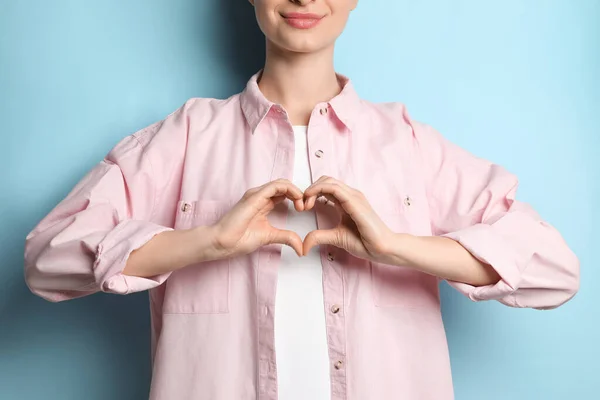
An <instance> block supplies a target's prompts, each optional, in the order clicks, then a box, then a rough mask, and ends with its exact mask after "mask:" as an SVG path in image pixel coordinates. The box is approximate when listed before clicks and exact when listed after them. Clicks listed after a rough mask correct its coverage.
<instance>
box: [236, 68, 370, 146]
mask: <svg viewBox="0 0 600 400" xmlns="http://www.w3.org/2000/svg"><path fill="white" fill-rule="evenodd" d="M261 73H262V70H260V71H258V72H257V73H256V74H254V75H253V76H252V77H251V78H250V80H249V81H248V83H247V84H246V88H245V89H244V91H243V92H242V93H241V95H240V104H241V107H242V112H243V113H244V117H245V118H246V121H247V122H248V125H250V128H251V129H252V134H254V132H255V131H256V128H257V127H258V125H260V123H261V122H262V121H263V120H264V119H265V117H266V116H267V114H268V113H269V111H270V110H271V107H273V106H275V105H276V104H275V103H273V102H271V101H269V100H268V99H267V98H266V97H265V96H264V95H263V94H262V92H261V91H260V89H259V88H258V78H259V77H260V74H261ZM336 75H337V78H338V81H339V82H340V86H342V90H341V92H340V93H339V94H338V95H336V96H335V97H334V98H332V99H331V100H329V101H328V102H327V103H328V104H329V106H330V107H331V109H332V110H333V112H334V113H335V116H336V117H337V118H338V119H339V120H340V121H341V122H342V123H343V124H344V125H345V126H346V127H347V128H348V129H350V130H352V128H353V126H354V122H355V120H356V118H357V117H358V115H359V111H360V105H361V100H360V97H359V96H358V94H357V93H356V91H355V90H354V86H353V85H352V82H351V81H350V79H349V78H348V77H347V76H344V75H341V74H336Z"/></svg>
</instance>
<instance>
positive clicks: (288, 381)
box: [275, 126, 331, 400]
mask: <svg viewBox="0 0 600 400" xmlns="http://www.w3.org/2000/svg"><path fill="white" fill-rule="evenodd" d="M306 133H307V127H306V126H294V135H295V139H296V141H295V144H296V146H295V156H294V177H293V180H292V182H293V183H294V184H295V185H296V186H298V187H299V188H300V189H302V190H305V189H306V188H307V187H308V186H310V185H311V184H312V180H311V176H310V168H309V161H308V149H307V140H306V139H307V138H306ZM286 202H288V210H289V211H288V216H287V225H286V229H289V230H292V231H294V232H296V233H298V235H299V236H300V238H301V239H304V237H305V236H306V234H307V233H308V232H310V231H312V230H314V229H317V222H316V215H315V213H314V209H313V210H311V211H304V212H298V211H296V209H295V208H294V205H293V204H292V202H291V201H289V200H286ZM322 273H323V271H322V267H321V260H320V257H319V246H315V247H313V248H312V250H311V251H310V253H309V254H308V255H307V256H304V257H298V255H297V254H296V252H295V251H294V250H293V249H292V248H291V247H289V246H285V245H284V246H282V253H281V264H280V267H279V271H278V278H277V296H276V300H275V350H276V351H275V352H276V362H277V379H278V387H279V398H280V399H284V400H306V399H311V400H329V399H330V394H329V393H330V390H331V389H330V381H329V356H328V349H327V335H326V330H325V305H324V302H323V279H322V278H323V277H322Z"/></svg>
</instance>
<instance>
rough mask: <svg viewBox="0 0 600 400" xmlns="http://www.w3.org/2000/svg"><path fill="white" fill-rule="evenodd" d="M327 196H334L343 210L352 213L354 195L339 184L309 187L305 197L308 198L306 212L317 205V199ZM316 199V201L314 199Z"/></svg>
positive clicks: (319, 184)
mask: <svg viewBox="0 0 600 400" xmlns="http://www.w3.org/2000/svg"><path fill="white" fill-rule="evenodd" d="M325 194H329V195H332V196H333V197H334V198H335V199H337V202H338V204H339V205H340V206H342V208H343V209H344V210H345V211H346V212H347V213H349V214H350V213H351V211H353V210H351V209H352V201H351V200H352V199H353V196H352V194H351V193H350V192H349V191H348V190H346V189H344V188H342V187H341V186H340V185H338V184H337V183H325V182H322V183H318V184H316V185H314V186H311V187H309V188H308V189H306V190H305V191H304V197H305V198H308V202H307V204H306V206H305V209H306V210H310V209H311V208H312V207H313V206H314V203H315V200H316V197H318V196H320V195H325ZM313 198H314V199H313Z"/></svg>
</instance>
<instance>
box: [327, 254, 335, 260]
mask: <svg viewBox="0 0 600 400" xmlns="http://www.w3.org/2000/svg"><path fill="white" fill-rule="evenodd" d="M327 259H328V260H329V261H333V260H335V258H334V257H333V254H331V253H327Z"/></svg>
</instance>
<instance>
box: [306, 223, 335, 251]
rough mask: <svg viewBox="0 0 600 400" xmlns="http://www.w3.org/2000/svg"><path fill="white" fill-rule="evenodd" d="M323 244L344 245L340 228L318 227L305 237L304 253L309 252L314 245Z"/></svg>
mask: <svg viewBox="0 0 600 400" xmlns="http://www.w3.org/2000/svg"><path fill="white" fill-rule="evenodd" d="M321 244H330V245H332V246H336V247H342V246H341V240H340V231H339V229H317V230H314V231H312V232H309V233H308V235H306V237H305V238H304V243H303V248H304V250H303V251H304V254H305V255H306V254H308V253H309V252H310V250H311V249H312V248H313V247H315V246H317V245H321Z"/></svg>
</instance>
